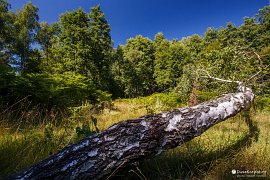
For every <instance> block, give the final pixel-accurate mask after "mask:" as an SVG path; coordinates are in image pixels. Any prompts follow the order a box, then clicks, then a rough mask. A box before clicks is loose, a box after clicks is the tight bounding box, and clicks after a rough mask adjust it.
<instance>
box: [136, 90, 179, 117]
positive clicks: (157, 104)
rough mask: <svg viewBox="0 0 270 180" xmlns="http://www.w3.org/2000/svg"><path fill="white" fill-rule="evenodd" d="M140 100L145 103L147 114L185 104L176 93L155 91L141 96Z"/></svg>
mask: <svg viewBox="0 0 270 180" xmlns="http://www.w3.org/2000/svg"><path fill="white" fill-rule="evenodd" d="M140 101H141V102H142V103H143V104H144V106H145V108H146V111H147V114H153V113H159V112H161V111H168V110H171V109H173V108H176V107H180V106H182V105H183V104H182V101H181V99H180V98H179V97H178V96H177V95H176V94H175V93H167V94H165V93H155V94H153V95H151V96H147V97H143V98H141V99H140Z"/></svg>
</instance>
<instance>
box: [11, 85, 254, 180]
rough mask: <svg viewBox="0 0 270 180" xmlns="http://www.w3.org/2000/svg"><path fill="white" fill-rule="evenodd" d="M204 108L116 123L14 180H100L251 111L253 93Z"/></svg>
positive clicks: (244, 92)
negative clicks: (244, 110)
mask: <svg viewBox="0 0 270 180" xmlns="http://www.w3.org/2000/svg"><path fill="white" fill-rule="evenodd" d="M238 89H239V91H240V92H239V93H232V94H227V95H225V96H223V97H220V98H218V99H216V100H212V101H208V102H204V103H202V104H199V105H196V106H193V107H187V108H181V109H174V110H172V111H169V112H165V113H160V114H154V115H147V116H143V117H140V118H137V119H131V120H126V121H122V122H119V123H117V124H114V125H113V126H111V127H110V128H108V129H107V130H105V131H103V132H100V133H98V134H96V135H93V136H91V137H88V138H85V139H83V140H81V141H80V142H78V143H76V144H72V145H69V146H67V147H65V148H64V149H63V150H61V151H60V152H58V153H56V154H54V155H52V156H50V157H49V158H48V159H45V160H43V161H41V162H40V163H38V164H36V165H33V166H32V167H30V168H29V169H28V170H26V171H24V172H22V173H19V174H17V175H15V176H13V177H10V179H99V178H102V177H104V176H106V175H108V174H110V173H112V172H113V171H114V170H115V169H117V168H119V167H124V166H126V165H127V164H130V163H134V162H138V161H141V160H143V159H145V158H149V157H153V156H155V155H157V154H159V153H161V152H162V151H164V150H166V149H170V148H174V147H177V146H179V145H181V144H183V143H185V142H187V141H189V140H191V139H193V138H194V137H196V136H199V135H201V134H202V133H203V132H205V131H206V130H207V129H208V128H210V127H211V126H213V125H215V124H217V123H219V122H221V121H224V120H226V119H228V118H230V117H232V116H235V115H236V114H237V113H239V112H240V111H241V110H243V109H247V108H249V107H250V105H251V103H252V101H253V100H254V94H253V92H252V90H251V89H249V88H246V87H245V86H243V85H240V86H239V87H238Z"/></svg>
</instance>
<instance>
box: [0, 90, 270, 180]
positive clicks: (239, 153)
mask: <svg viewBox="0 0 270 180" xmlns="http://www.w3.org/2000/svg"><path fill="white" fill-rule="evenodd" d="M155 96H156V98H153V97H151V98H152V99H149V98H136V99H121V100H116V101H114V102H113V104H114V106H113V108H111V109H106V108H105V109H104V110H103V111H102V113H99V114H97V115H95V118H97V120H98V124H97V126H98V128H99V129H100V130H104V129H106V128H108V127H109V126H110V125H112V124H114V123H116V122H119V121H121V120H124V119H129V118H135V117H138V116H142V115H145V114H147V113H149V112H152V113H156V112H159V111H161V110H168V109H170V108H174V107H176V106H178V107H179V106H183V105H181V104H180V103H179V102H178V101H177V100H175V101H171V100H172V99H173V98H172V99H170V98H169V100H168V99H163V100H160V99H162V98H161V97H160V96H159V95H155ZM74 112H75V111H74ZM32 113H33V114H35V113H34V112H32ZM50 116H51V117H54V118H55V119H54V121H49V117H47V118H48V120H46V122H44V120H41V119H38V118H32V119H29V122H28V123H25V124H23V123H21V121H19V122H18V123H17V124H16V123H12V125H11V124H10V123H8V121H7V119H8V118H9V117H8V116H4V115H2V119H1V120H0V122H1V123H0V162H1V163H0V177H5V176H7V175H9V174H13V173H15V172H17V171H20V170H22V169H24V168H26V167H28V166H30V165H31V164H34V163H35V162H38V161H40V160H42V159H44V158H46V157H48V156H49V155H50V154H52V153H55V152H57V151H58V150H60V149H62V148H63V147H64V146H66V145H67V144H70V143H73V142H76V141H77V140H78V139H79V138H81V137H78V136H77V134H76V131H75V128H76V127H78V126H82V124H85V123H87V124H90V126H91V121H90V119H91V117H92V114H91V112H90V111H89V109H88V106H87V105H86V106H84V107H83V108H81V109H80V111H79V112H76V113H74V114H72V115H69V116H67V115H65V114H63V115H61V118H62V121H61V122H60V123H53V122H56V116H57V115H55V114H51V115H50ZM4 117H5V118H6V119H3V118H4ZM36 117H41V116H38V115H37V114H36ZM23 119H25V118H22V119H21V120H23ZM269 120H270V112H268V111H261V112H257V113H256V114H255V113H253V114H252V121H245V119H244V118H243V116H241V115H239V116H237V117H234V118H231V119H230V120H227V121H225V122H222V123H220V124H218V125H216V126H214V127H213V128H211V129H209V130H208V131H207V132H206V133H204V134H203V135H201V136H199V137H197V138H195V139H193V140H192V141H190V142H188V143H185V144H183V145H182V146H179V147H178V148H175V149H172V150H169V151H166V152H164V153H162V154H161V155H159V156H157V157H156V158H154V159H149V160H147V161H145V162H144V163H141V164H140V165H139V166H138V167H137V168H134V167H132V168H126V169H124V170H121V171H118V172H116V173H115V174H113V175H112V176H111V178H112V179H119V178H120V179H179V178H190V179H228V178H229V179H232V178H235V176H233V175H232V174H231V170H232V169H236V170H264V171H267V173H268V177H270V176H269V174H270V166H269V163H270V145H269V142H270V141H269V130H270V121H269ZM49 122H50V123H49ZM30 124H32V125H31V126H30ZM33 124H35V125H33ZM92 128H93V127H92Z"/></svg>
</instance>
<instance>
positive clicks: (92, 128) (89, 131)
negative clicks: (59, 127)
mask: <svg viewBox="0 0 270 180" xmlns="http://www.w3.org/2000/svg"><path fill="white" fill-rule="evenodd" d="M98 132H99V129H98V127H97V119H96V118H95V117H93V116H92V117H91V125H89V124H86V123H84V124H82V126H81V127H79V126H78V127H76V134H77V136H78V138H84V137H87V136H91V135H93V134H96V133H98Z"/></svg>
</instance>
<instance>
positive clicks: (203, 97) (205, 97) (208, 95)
mask: <svg viewBox="0 0 270 180" xmlns="http://www.w3.org/2000/svg"><path fill="white" fill-rule="evenodd" d="M196 95H197V98H198V100H199V103H201V102H204V101H209V100H211V99H214V98H216V97H217V96H218V95H219V93H217V92H205V91H198V90H197V91H196Z"/></svg>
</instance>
